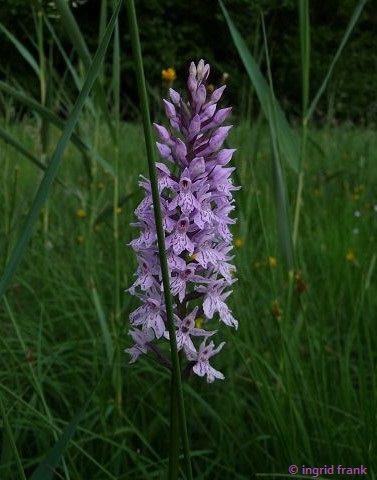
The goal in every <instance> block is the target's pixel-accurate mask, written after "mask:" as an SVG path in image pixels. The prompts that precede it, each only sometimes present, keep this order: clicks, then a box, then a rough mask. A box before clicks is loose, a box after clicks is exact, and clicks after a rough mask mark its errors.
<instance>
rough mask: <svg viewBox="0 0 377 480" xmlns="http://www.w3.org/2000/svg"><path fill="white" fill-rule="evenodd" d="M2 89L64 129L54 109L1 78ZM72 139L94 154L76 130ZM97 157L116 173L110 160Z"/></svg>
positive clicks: (85, 151)
mask: <svg viewBox="0 0 377 480" xmlns="http://www.w3.org/2000/svg"><path fill="white" fill-rule="evenodd" d="M0 91H3V92H5V93H6V94H8V95H10V96H11V97H13V98H14V99H16V100H18V101H19V102H21V103H22V104H23V105H26V106H27V107H29V108H31V109H32V110H34V111H35V112H37V113H39V115H40V116H41V117H42V118H44V119H45V120H47V121H49V122H51V123H52V124H53V125H55V126H56V127H58V128H59V129H60V130H63V129H64V127H65V123H64V121H63V120H62V119H61V118H59V117H58V115H56V114H55V113H54V112H53V111H52V110H50V109H48V108H46V107H44V106H43V105H42V104H41V103H39V102H37V101H36V100H34V98H31V97H29V96H28V95H26V94H25V93H23V92H20V91H18V90H16V89H14V88H13V87H11V86H9V85H8V84H6V83H5V82H3V81H1V80H0ZM71 141H72V143H73V144H74V145H75V147H77V148H78V149H79V150H80V151H81V153H83V154H84V155H88V154H92V148H91V147H90V146H89V145H88V144H87V143H85V142H84V141H83V140H82V139H81V138H80V137H79V136H78V135H77V134H76V133H74V132H73V133H72V138H71ZM95 158H96V160H97V161H98V163H100V164H101V165H102V167H103V168H104V169H105V170H106V171H108V172H109V173H111V175H114V169H113V167H112V165H111V164H110V163H109V162H107V161H106V160H105V159H104V158H102V157H101V156H100V155H98V154H95Z"/></svg>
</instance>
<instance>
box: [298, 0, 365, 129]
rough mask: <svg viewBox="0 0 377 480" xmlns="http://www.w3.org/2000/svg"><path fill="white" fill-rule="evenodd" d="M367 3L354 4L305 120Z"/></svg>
mask: <svg viewBox="0 0 377 480" xmlns="http://www.w3.org/2000/svg"><path fill="white" fill-rule="evenodd" d="M366 3H367V0H360V1H359V3H358V4H357V5H356V8H355V10H354V11H353V14H352V17H351V19H350V21H349V23H348V26H347V28H346V31H345V32H344V35H343V38H342V41H341V42H340V45H339V47H338V50H337V51H336V53H335V55H334V58H333V59H332V62H331V63H330V66H329V69H328V71H327V74H326V76H325V78H324V80H323V82H322V85H321V86H320V87H319V89H318V92H317V93H316V95H315V97H314V99H313V101H312V103H311V104H310V107H309V109H308V112H307V114H306V117H305V121H306V122H308V121H309V120H310V118H311V117H312V115H313V113H314V110H315V108H316V106H317V104H318V102H319V99H320V98H321V96H322V95H323V92H324V91H325V90H326V87H327V85H328V83H329V80H330V78H331V75H332V72H333V70H334V67H335V64H336V62H337V61H338V59H339V57H340V55H341V53H342V51H343V49H344V47H345V45H346V43H347V41H348V39H349V37H350V35H351V33H352V31H353V29H354V28H355V25H356V23H357V21H358V20H359V18H360V15H361V13H362V11H363V9H364V7H365V4H366Z"/></svg>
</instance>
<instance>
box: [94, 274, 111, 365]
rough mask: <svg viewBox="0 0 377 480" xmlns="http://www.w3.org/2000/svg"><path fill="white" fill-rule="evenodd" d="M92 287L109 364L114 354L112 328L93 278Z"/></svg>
mask: <svg viewBox="0 0 377 480" xmlns="http://www.w3.org/2000/svg"><path fill="white" fill-rule="evenodd" d="M90 288H91V290H92V296H93V303H94V307H95V309H96V312H97V317H98V321H99V324H100V327H101V331H102V337H103V341H104V344H105V348H106V354H107V359H108V361H109V365H111V362H112V360H113V355H114V345H113V340H112V338H111V334H110V330H109V327H108V324H107V320H106V315H105V312H104V311H103V308H102V304H101V300H100V298H99V295H98V291H97V288H96V285H95V283H94V279H93V278H91V279H90Z"/></svg>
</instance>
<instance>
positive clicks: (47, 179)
mask: <svg viewBox="0 0 377 480" xmlns="http://www.w3.org/2000/svg"><path fill="white" fill-rule="evenodd" d="M121 5H122V0H119V2H118V4H117V7H116V8H115V9H114V12H113V15H112V17H111V19H110V22H109V24H108V26H107V29H106V32H105V35H104V37H103V39H102V42H101V44H100V45H99V47H98V49H97V52H96V54H95V56H94V59H93V62H92V64H91V66H90V68H89V71H88V74H87V77H86V80H85V83H84V85H83V88H82V90H81V92H80V94H79V96H78V98H77V100H76V103H75V105H74V107H73V111H72V113H71V115H70V117H69V119H68V121H67V124H66V126H65V129H64V132H63V135H62V137H61V138H60V140H59V142H58V144H57V146H56V149H55V151H54V154H53V155H52V158H51V163H50V165H49V167H48V169H47V171H46V174H45V175H44V177H43V179H42V181H41V183H40V186H39V188H38V191H37V194H36V196H35V199H34V202H33V205H32V207H31V209H30V212H29V214H28V216H27V218H26V221H25V223H24V225H23V228H22V232H21V235H20V238H19V240H18V243H17V244H16V246H15V248H14V251H13V253H12V256H11V258H10V260H9V263H8V265H7V266H6V268H5V272H4V274H3V276H2V278H1V280H0V297H2V296H3V294H4V293H5V291H6V289H7V287H8V285H9V283H10V281H11V280H12V277H13V275H14V273H15V272H16V270H17V268H18V266H19V264H20V262H21V259H22V257H23V254H24V252H25V249H26V246H27V244H28V243H29V240H30V237H31V235H32V231H33V227H34V224H35V222H36V220H37V218H38V215H39V212H40V210H41V208H42V207H43V205H44V203H45V201H46V198H47V195H48V192H49V190H50V187H51V185H52V183H53V181H54V179H55V176H56V173H57V170H58V168H59V165H60V162H61V159H62V156H63V153H64V150H65V148H66V146H67V144H68V142H69V140H70V138H71V135H72V133H73V130H74V128H75V126H76V123H77V121H78V118H79V114H80V112H81V110H82V108H83V106H84V104H85V101H86V99H87V97H88V95H89V93H90V91H91V89H92V87H93V85H94V82H95V80H96V78H97V75H98V72H99V70H100V67H101V64H102V61H103V59H104V57H105V54H106V50H107V48H108V45H109V42H110V39H111V35H112V32H113V29H114V25H115V21H116V19H117V16H118V13H119V10H120V7H121Z"/></svg>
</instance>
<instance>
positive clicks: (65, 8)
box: [55, 0, 116, 141]
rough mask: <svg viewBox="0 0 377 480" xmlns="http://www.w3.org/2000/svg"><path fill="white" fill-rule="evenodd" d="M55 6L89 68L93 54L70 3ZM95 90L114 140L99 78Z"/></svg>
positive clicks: (57, 1) (60, 0)
mask: <svg viewBox="0 0 377 480" xmlns="http://www.w3.org/2000/svg"><path fill="white" fill-rule="evenodd" d="M55 6H56V9H57V10H58V12H59V14H60V20H61V22H62V24H63V25H64V27H65V29H66V31H67V34H68V36H69V38H70V40H71V42H72V45H73V47H74V48H75V50H76V51H77V53H78V55H79V57H80V59H81V61H82V62H83V64H84V66H85V68H86V69H87V70H88V68H89V66H90V62H91V56H90V53H89V49H88V47H87V45H86V42H85V39H84V37H83V36H82V34H81V32H80V28H79V26H78V25H77V22H76V20H75V17H74V16H73V15H72V12H71V10H70V8H69V4H68V2H67V1H66V0H55ZM94 88H95V91H96V95H97V98H98V104H99V107H100V108H101V110H102V113H103V115H104V117H105V120H106V123H107V126H108V128H109V131H110V134H111V137H112V140H113V141H115V140H116V138H115V137H116V135H115V130H114V126H113V123H112V119H111V116H110V113H109V109H108V108H107V103H106V95H105V92H104V89H103V87H102V85H101V83H100V81H99V80H97V81H96V82H95V87H94Z"/></svg>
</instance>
